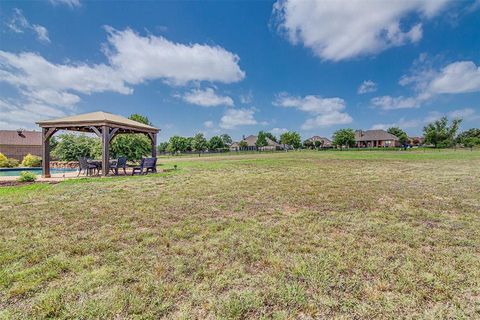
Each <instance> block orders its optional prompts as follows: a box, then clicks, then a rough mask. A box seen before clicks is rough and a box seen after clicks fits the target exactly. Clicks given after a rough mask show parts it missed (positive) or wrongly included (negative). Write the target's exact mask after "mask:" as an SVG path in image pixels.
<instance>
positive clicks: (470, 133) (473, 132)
mask: <svg viewBox="0 0 480 320" xmlns="http://www.w3.org/2000/svg"><path fill="white" fill-rule="evenodd" d="M468 138H479V139H480V129H477V128H472V129H468V130H467V131H463V132H462V133H460V134H459V135H458V137H457V143H463V142H464V140H465V139H468Z"/></svg>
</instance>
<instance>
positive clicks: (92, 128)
mask: <svg viewBox="0 0 480 320" xmlns="http://www.w3.org/2000/svg"><path fill="white" fill-rule="evenodd" d="M90 129H91V130H92V131H93V132H94V133H95V134H96V135H97V136H98V137H99V138H101V137H102V133H101V132H100V131H99V130H98V129H97V127H94V126H91V127H90ZM76 131H80V128H79V129H76Z"/></svg>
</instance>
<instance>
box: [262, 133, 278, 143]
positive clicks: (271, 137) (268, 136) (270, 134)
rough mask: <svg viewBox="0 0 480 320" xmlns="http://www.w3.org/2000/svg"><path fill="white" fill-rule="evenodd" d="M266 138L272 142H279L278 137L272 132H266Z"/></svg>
mask: <svg viewBox="0 0 480 320" xmlns="http://www.w3.org/2000/svg"><path fill="white" fill-rule="evenodd" d="M265 136H266V137H267V138H269V139H270V140H272V141H275V142H278V141H277V137H275V136H274V135H273V134H272V133H271V132H265Z"/></svg>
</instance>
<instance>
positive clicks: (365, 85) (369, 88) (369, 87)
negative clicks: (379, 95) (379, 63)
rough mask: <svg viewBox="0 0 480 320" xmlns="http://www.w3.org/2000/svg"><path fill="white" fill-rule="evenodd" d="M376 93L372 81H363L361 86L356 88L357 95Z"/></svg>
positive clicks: (375, 85)
mask: <svg viewBox="0 0 480 320" xmlns="http://www.w3.org/2000/svg"><path fill="white" fill-rule="evenodd" d="M375 91H377V84H376V83H375V82H373V81H372V80H365V81H363V82H362V84H361V85H360V86H359V87H358V90H357V93H358V94H365V93H370V92H375Z"/></svg>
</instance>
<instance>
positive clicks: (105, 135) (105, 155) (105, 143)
mask: <svg viewBox="0 0 480 320" xmlns="http://www.w3.org/2000/svg"><path fill="white" fill-rule="evenodd" d="M109 132H110V127H107V126H102V176H104V177H106V176H107V175H108V171H109V170H110V162H109V161H110V154H109V151H110V139H109V136H110V134H109Z"/></svg>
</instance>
